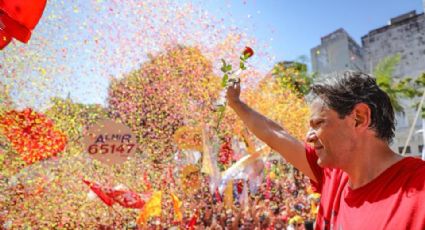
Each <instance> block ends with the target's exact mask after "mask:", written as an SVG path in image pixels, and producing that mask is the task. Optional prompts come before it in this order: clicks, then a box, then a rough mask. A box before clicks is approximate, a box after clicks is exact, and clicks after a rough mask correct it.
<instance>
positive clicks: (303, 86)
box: [272, 62, 314, 97]
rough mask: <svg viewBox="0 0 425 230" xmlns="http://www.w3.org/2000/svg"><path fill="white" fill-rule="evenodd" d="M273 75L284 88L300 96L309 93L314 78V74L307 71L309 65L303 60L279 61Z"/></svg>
mask: <svg viewBox="0 0 425 230" xmlns="http://www.w3.org/2000/svg"><path fill="white" fill-rule="evenodd" d="M272 76H274V77H275V78H276V79H277V80H278V81H279V84H280V85H281V86H282V87H283V88H286V89H290V90H291V91H292V92H293V93H295V94H297V95H298V96H299V97H303V96H305V95H306V94H308V92H309V90H310V86H311V84H312V82H313V79H314V75H311V74H309V73H308V72H307V65H306V64H304V63H302V62H279V63H277V64H276V65H275V66H274V67H273V70H272Z"/></svg>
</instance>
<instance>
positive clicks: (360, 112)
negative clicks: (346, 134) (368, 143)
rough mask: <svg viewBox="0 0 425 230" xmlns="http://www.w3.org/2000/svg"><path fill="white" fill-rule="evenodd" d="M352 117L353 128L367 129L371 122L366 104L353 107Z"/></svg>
mask: <svg viewBox="0 0 425 230" xmlns="http://www.w3.org/2000/svg"><path fill="white" fill-rule="evenodd" d="M352 116H353V117H354V122H355V127H364V128H369V125H370V122H371V111H370V108H369V106H368V105H367V104H365V103H358V104H357V105H355V106H354V109H353V112H352Z"/></svg>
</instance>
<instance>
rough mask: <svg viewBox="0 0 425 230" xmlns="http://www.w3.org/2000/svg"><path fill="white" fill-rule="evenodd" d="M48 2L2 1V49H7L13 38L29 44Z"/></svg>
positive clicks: (0, 8) (0, 40)
mask: <svg viewBox="0 0 425 230" xmlns="http://www.w3.org/2000/svg"><path fill="white" fill-rule="evenodd" d="M45 7H46V0H31V1H29V0H3V1H0V49H2V48H3V47H5V46H6V45H7V44H8V43H9V42H10V40H11V39H12V37H14V38H16V39H18V40H19V41H21V42H24V43H27V42H28V40H29V39H30V37H31V30H33V29H34V27H35V26H36V25H37V23H38V21H39V20H40V18H41V16H42V15H43V11H44V8H45Z"/></svg>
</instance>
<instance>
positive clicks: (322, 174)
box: [306, 145, 425, 230]
mask: <svg viewBox="0 0 425 230" xmlns="http://www.w3.org/2000/svg"><path fill="white" fill-rule="evenodd" d="M306 154H307V160H308V162H309V164H310V167H311V168H312V170H313V172H314V174H315V176H316V178H317V180H318V183H315V182H314V181H312V184H313V186H315V187H316V189H317V191H318V192H320V193H321V194H322V196H321V200H320V208H319V213H318V215H317V220H316V229H337V230H339V229H344V230H345V229H418V230H424V229H425V185H424V184H425V161H422V160H420V159H416V158H412V157H406V158H404V159H402V160H400V161H399V162H397V163H396V164H394V165H392V166H391V167H389V168H388V169H386V170H385V171H384V172H383V173H382V174H381V175H379V176H378V177H377V178H375V179H374V180H372V181H371V182H369V183H368V184H366V185H364V186H362V187H360V188H357V189H354V190H353V189H351V188H350V187H349V185H348V175H347V174H346V173H345V172H343V171H342V170H340V169H332V168H321V167H319V166H318V165H317V155H316V153H315V150H314V149H313V148H311V147H309V146H307V145H306Z"/></svg>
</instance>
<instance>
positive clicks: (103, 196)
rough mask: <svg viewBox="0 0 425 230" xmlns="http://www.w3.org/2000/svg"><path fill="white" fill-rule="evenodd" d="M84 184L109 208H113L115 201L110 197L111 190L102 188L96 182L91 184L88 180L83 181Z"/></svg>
mask: <svg viewBox="0 0 425 230" xmlns="http://www.w3.org/2000/svg"><path fill="white" fill-rule="evenodd" d="M83 182H84V183H85V184H86V185H88V186H89V187H90V189H91V190H92V191H93V192H94V193H96V195H97V196H98V197H99V198H100V199H101V200H102V201H103V203H105V204H106V205H108V206H112V205H113V204H114V203H115V201H114V199H112V197H110V196H108V195H107V193H110V192H111V189H110V188H106V187H104V186H101V185H100V184H98V183H96V182H91V181H88V180H85V179H83Z"/></svg>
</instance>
